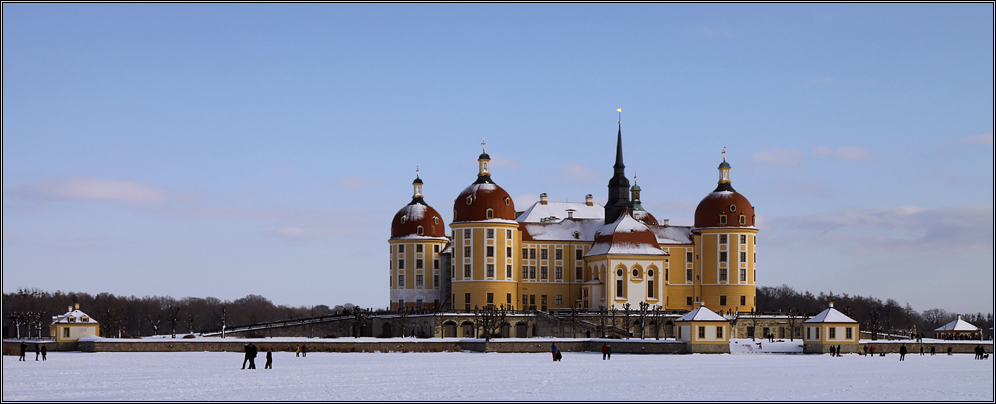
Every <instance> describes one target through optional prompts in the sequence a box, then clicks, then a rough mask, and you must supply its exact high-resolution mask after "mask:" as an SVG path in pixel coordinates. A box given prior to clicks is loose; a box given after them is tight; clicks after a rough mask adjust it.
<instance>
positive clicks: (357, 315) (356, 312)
mask: <svg viewBox="0 0 996 404" xmlns="http://www.w3.org/2000/svg"><path fill="white" fill-rule="evenodd" d="M350 312H351V313H353V337H354V338H359V337H360V334H362V332H363V327H365V326H366V325H367V313H365V312H364V311H363V309H362V308H360V307H359V306H353V307H352V308H351V310H350Z"/></svg>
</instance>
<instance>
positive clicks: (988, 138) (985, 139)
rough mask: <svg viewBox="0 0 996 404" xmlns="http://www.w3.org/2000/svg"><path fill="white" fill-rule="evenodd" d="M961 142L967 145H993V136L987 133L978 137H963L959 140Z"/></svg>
mask: <svg viewBox="0 0 996 404" xmlns="http://www.w3.org/2000/svg"><path fill="white" fill-rule="evenodd" d="M961 142H962V143H968V144H993V134H992V133H987V134H983V135H978V136H965V137H963V138H961Z"/></svg>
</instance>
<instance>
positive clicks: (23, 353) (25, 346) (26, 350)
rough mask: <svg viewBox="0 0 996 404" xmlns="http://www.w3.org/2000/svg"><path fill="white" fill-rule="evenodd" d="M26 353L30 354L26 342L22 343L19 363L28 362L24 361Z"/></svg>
mask: <svg viewBox="0 0 996 404" xmlns="http://www.w3.org/2000/svg"><path fill="white" fill-rule="evenodd" d="M26 353H28V344H27V343H26V342H24V341H21V357H20V358H18V359H17V361H18V362H20V361H27V359H24V355H25V354H26Z"/></svg>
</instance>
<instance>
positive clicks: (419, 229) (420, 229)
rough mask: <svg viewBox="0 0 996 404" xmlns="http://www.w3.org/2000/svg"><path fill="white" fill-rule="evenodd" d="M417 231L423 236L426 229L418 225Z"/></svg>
mask: <svg viewBox="0 0 996 404" xmlns="http://www.w3.org/2000/svg"><path fill="white" fill-rule="evenodd" d="M415 232H416V233H417V234H418V235H420V236H421V235H422V233H423V232H424V230H423V229H422V226H419V227H418V230H416V231H415Z"/></svg>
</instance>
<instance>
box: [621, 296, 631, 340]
mask: <svg viewBox="0 0 996 404" xmlns="http://www.w3.org/2000/svg"><path fill="white" fill-rule="evenodd" d="M631 307H633V305H631V304H629V303H625V304H623V314H625V315H626V317H625V318H623V327H624V328H625V329H624V332H625V333H626V339H629V335H630V334H632V333H631V332H630V331H629V328H630V322H629V321H630V319H629V314H630V308H631Z"/></svg>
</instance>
